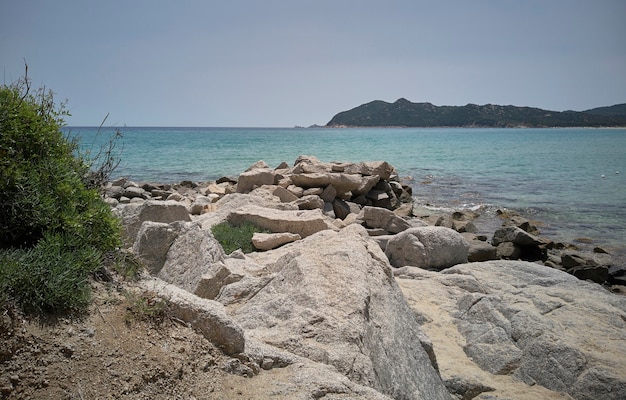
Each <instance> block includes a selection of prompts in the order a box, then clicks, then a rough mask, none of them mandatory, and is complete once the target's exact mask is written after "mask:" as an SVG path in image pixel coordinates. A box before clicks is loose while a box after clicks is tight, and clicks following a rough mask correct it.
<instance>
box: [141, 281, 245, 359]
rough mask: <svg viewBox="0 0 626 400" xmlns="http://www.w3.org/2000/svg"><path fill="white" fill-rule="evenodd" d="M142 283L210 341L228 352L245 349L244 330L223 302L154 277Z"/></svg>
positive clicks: (170, 309)
mask: <svg viewBox="0 0 626 400" xmlns="http://www.w3.org/2000/svg"><path fill="white" fill-rule="evenodd" d="M141 284H142V286H143V287H144V288H145V289H146V290H150V291H154V292H156V293H157V295H158V296H159V297H161V298H163V299H165V300H167V301H168V303H169V310H168V311H169V312H170V313H171V315H172V316H174V317H176V318H178V319H180V320H182V321H185V322H187V323H189V324H190V325H191V327H192V328H194V329H197V330H198V331H200V332H201V333H202V334H203V335H204V337H206V338H207V339H208V340H209V341H211V342H212V343H214V344H216V345H218V346H220V347H222V348H223V350H224V352H225V353H226V354H236V353H241V352H243V351H244V350H245V338H244V331H243V329H241V327H240V326H239V325H238V324H237V323H236V322H235V321H233V319H232V318H231V317H229V316H228V315H227V314H226V313H225V312H224V306H223V305H222V304H220V303H218V302H216V301H211V300H207V299H202V298H200V297H197V296H194V295H193V294H191V293H189V292H187V291H185V290H182V289H180V288H178V287H176V286H174V285H169V284H167V283H165V282H163V281H161V280H159V279H155V278H152V279H146V280H143V281H141Z"/></svg>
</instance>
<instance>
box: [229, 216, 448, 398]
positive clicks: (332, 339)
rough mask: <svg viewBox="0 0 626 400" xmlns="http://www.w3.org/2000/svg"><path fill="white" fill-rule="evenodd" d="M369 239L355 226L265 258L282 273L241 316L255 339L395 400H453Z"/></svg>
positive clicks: (314, 237) (325, 233)
mask: <svg viewBox="0 0 626 400" xmlns="http://www.w3.org/2000/svg"><path fill="white" fill-rule="evenodd" d="M366 236H367V235H366V233H365V231H364V229H363V228H362V227H360V226H358V225H350V226H349V227H347V228H344V229H343V230H342V231H341V232H334V231H330V230H327V231H323V232H319V233H317V234H315V235H312V236H310V237H308V238H305V239H303V240H301V241H298V242H296V243H292V244H289V245H286V246H284V247H282V248H280V249H278V250H274V251H273V252H271V253H272V254H266V255H265V256H264V257H274V259H275V261H274V262H270V263H267V264H266V265H270V266H271V267H270V268H271V269H272V270H273V271H276V272H275V273H276V276H275V277H274V278H273V279H272V280H271V281H270V282H269V283H268V284H267V285H265V286H264V287H263V288H262V289H261V290H259V291H258V293H256V294H255V295H254V296H253V297H251V298H249V299H248V300H247V301H246V303H245V304H244V305H242V306H241V307H240V308H238V309H235V311H234V316H235V319H236V320H237V321H238V322H239V323H240V324H241V325H242V327H244V329H246V332H247V333H248V335H249V336H250V337H251V338H254V339H256V340H260V341H263V342H265V343H267V344H269V345H272V346H275V347H279V348H281V349H283V350H285V351H289V352H291V353H293V354H296V355H298V356H300V357H304V358H307V359H309V360H313V361H315V362H319V363H324V364H329V365H332V366H334V367H335V368H336V369H337V371H339V372H341V373H343V374H344V375H346V376H347V377H348V378H350V380H351V381H353V382H355V383H358V384H361V385H367V386H370V387H373V388H375V389H377V390H379V391H380V392H382V393H384V394H387V395H389V396H391V397H393V398H400V399H410V398H424V399H449V398H450V396H449V394H448V392H447V391H446V389H445V387H444V385H443V383H442V382H441V380H440V378H439V376H438V374H437V372H436V371H435V369H434V367H433V365H432V364H431V361H430V359H429V357H428V355H427V353H426V352H425V350H424V348H423V346H422V344H421V343H420V342H419V340H416V333H417V332H419V330H420V328H419V325H418V323H417V321H416V320H415V318H412V317H411V315H412V313H411V311H410V310H409V309H408V306H407V304H406V302H405V300H404V297H403V296H402V293H401V292H400V291H399V290H398V287H397V285H396V284H395V281H394V279H393V277H392V275H391V269H390V266H389V264H388V261H387V259H386V257H385V255H384V254H383V253H382V251H381V250H380V248H379V247H378V245H377V244H375V243H373V242H371V241H370V240H369V239H368V238H367V237H366ZM268 260H269V259H266V262H267V261H268ZM320 395H322V394H320Z"/></svg>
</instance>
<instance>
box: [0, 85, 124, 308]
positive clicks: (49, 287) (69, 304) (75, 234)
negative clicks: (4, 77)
mask: <svg viewBox="0 0 626 400" xmlns="http://www.w3.org/2000/svg"><path fill="white" fill-rule="evenodd" d="M67 115H69V114H68V113H67V111H66V110H65V108H64V104H60V105H58V106H57V105H56V104H55V102H54V98H53V93H52V92H50V91H45V90H44V89H39V90H37V91H36V92H35V93H31V92H30V83H29V81H28V78H27V77H25V78H23V79H21V80H20V81H18V82H17V83H15V84H12V85H9V86H2V87H0V177H1V178H0V262H1V263H0V289H1V290H2V292H3V293H4V298H5V301H6V300H7V299H14V300H15V301H17V302H18V303H19V304H21V305H22V306H23V307H24V308H25V309H32V310H36V311H68V310H79V309H82V308H84V307H85V306H86V305H87V304H88V301H89V284H88V278H89V276H90V274H91V273H93V272H94V271H95V269H97V268H98V265H99V264H100V263H101V261H102V257H103V255H104V254H105V253H107V252H109V251H112V250H114V249H115V248H116V247H118V246H119V245H120V226H119V222H118V220H117V219H116V218H115V217H114V216H113V214H112V213H111V210H110V208H109V207H108V206H107V205H106V204H105V203H104V201H103V200H102V197H101V196H100V194H99V193H98V190H97V189H96V188H92V187H90V186H89V185H88V176H89V174H88V172H89V165H90V163H89V162H88V160H86V159H85V158H83V157H81V155H80V154H79V153H78V147H77V143H76V141H74V140H70V139H68V138H66V137H65V136H64V134H63V132H62V131H61V127H62V126H63V125H64V123H65V122H64V117H65V116H67ZM0 300H2V299H0Z"/></svg>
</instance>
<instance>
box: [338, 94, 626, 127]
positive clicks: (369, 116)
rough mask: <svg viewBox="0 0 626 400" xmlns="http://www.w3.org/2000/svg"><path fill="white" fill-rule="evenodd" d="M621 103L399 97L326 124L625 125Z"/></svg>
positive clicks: (468, 125) (340, 116)
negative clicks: (594, 105)
mask: <svg viewBox="0 0 626 400" xmlns="http://www.w3.org/2000/svg"><path fill="white" fill-rule="evenodd" d="M624 106H626V105H616V106H612V107H607V108H598V109H593V110H587V111H584V112H575V111H564V112H557V111H547V110H542V109H540V108H531V107H516V106H499V105H494V104H486V105H482V106H479V105H476V104H467V105H465V106H435V105H433V104H431V103H411V102H410V101H408V100H406V99H399V100H397V101H396V102H394V103H387V102H384V101H380V100H376V101H372V102H370V103H367V104H363V105H361V106H359V107H356V108H353V109H352V110H349V111H344V112H341V113H339V114H337V115H335V116H334V117H333V118H332V119H331V121H330V122H329V123H328V124H327V126H343V125H345V126H372V127H373V126H406V127H441V126H450V127H518V126H524V127H578V126H585V127H587V126H589V127H604V126H626V112H624Z"/></svg>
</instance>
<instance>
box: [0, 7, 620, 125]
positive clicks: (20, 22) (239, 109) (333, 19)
mask: <svg viewBox="0 0 626 400" xmlns="http://www.w3.org/2000/svg"><path fill="white" fill-rule="evenodd" d="M25 61H26V63H27V64H28V75H29V78H30V79H31V80H32V83H33V86H37V87H39V86H45V87H46V88H49V89H52V90H53V91H54V92H55V93H56V99H57V100H58V101H62V100H65V99H67V100H68V103H67V106H68V109H69V111H70V112H71V114H72V116H71V117H69V118H68V119H67V122H68V124H69V125H73V126H97V125H100V123H102V121H103V120H104V118H105V117H106V116H107V115H108V118H107V119H106V122H105V124H106V125H107V126H118V127H119V126H124V125H127V126H211V127H217V126H224V127H292V126H295V125H299V126H309V125H313V124H319V125H324V124H326V123H327V122H328V121H330V119H331V118H332V117H333V116H334V115H335V114H336V113H338V112H341V111H345V110H349V109H351V108H354V107H357V106H359V105H361V104H364V103H368V102H370V101H373V100H384V101H388V102H393V101H395V100H397V99H398V98H406V99H408V100H410V101H412V102H430V103H433V104H435V105H465V104H468V103H474V104H488V103H491V104H501V105H508V104H511V105H517V106H531V107H539V108H544V109H548V110H553V111H564V110H576V111H582V110H586V109H590V108H594V107H600V106H608V105H613V104H618V103H626V1H624V0H586V1H582V0H549V1H546V0H523V1H522V0H473V1H467V0H436V1H435V0H433V1H421V0H408V1H401V0H385V1H382V0H379V1H371V0H362V1H356V0H263V1H261V0H258V1H251V0H232V1H226V0H223V1H213V0H180V1H161V0H132V1H129V0H122V1H120V0H107V1H85V0H58V1H47V0H19V1H18V0H0V73H1V74H2V76H1V77H2V79H3V83H4V84H10V83H12V82H14V81H15V80H17V79H18V78H20V77H21V76H22V75H23V73H24V63H25Z"/></svg>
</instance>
